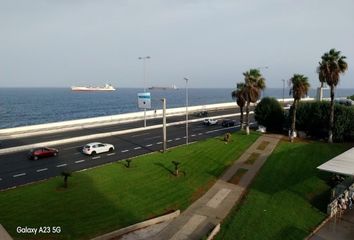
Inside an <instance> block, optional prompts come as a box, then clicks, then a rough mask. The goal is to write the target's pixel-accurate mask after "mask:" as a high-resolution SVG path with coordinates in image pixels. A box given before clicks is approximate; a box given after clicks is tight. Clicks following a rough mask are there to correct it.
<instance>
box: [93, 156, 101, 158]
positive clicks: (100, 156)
mask: <svg viewBox="0 0 354 240" xmlns="http://www.w3.org/2000/svg"><path fill="white" fill-rule="evenodd" d="M99 158H101V156H97V157H93V158H92V159H99Z"/></svg>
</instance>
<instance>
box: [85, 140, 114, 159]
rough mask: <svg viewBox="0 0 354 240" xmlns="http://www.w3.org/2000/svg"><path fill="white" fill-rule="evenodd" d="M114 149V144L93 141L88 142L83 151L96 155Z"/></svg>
mask: <svg viewBox="0 0 354 240" xmlns="http://www.w3.org/2000/svg"><path fill="white" fill-rule="evenodd" d="M112 151H114V146H113V145H112V144H109V143H100V142H93V143H88V144H86V145H85V146H84V147H83V148H82V152H83V153H84V154H86V155H91V156H93V155H96V154H99V153H104V152H112Z"/></svg>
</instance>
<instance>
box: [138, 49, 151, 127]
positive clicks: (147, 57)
mask: <svg viewBox="0 0 354 240" xmlns="http://www.w3.org/2000/svg"><path fill="white" fill-rule="evenodd" d="M138 59H139V60H143V67H144V83H143V85H144V92H146V59H150V56H146V57H139V58H138ZM144 127H146V108H144Z"/></svg>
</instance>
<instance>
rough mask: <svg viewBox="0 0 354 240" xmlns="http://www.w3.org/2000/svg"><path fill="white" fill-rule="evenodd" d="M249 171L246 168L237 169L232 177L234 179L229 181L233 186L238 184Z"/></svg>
mask: <svg viewBox="0 0 354 240" xmlns="http://www.w3.org/2000/svg"><path fill="white" fill-rule="evenodd" d="M247 171H248V169H246V168H239V169H237V171H236V173H235V174H234V175H233V176H232V178H231V179H230V180H229V181H228V182H229V183H232V184H235V185H236V184H238V183H239V182H240V180H241V178H242V177H243V175H245V173H246V172H247Z"/></svg>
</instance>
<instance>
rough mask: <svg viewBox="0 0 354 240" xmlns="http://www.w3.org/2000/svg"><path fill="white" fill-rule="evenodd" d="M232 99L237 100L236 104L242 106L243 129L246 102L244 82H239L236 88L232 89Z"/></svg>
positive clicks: (241, 120) (241, 119) (241, 121)
mask: <svg viewBox="0 0 354 240" xmlns="http://www.w3.org/2000/svg"><path fill="white" fill-rule="evenodd" d="M231 97H232V99H234V100H236V104H237V105H238V106H239V107H240V112H241V116H240V123H241V130H243V108H244V107H245V104H246V99H245V84H244V83H237V87H236V90H234V91H232V93H231Z"/></svg>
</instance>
